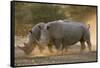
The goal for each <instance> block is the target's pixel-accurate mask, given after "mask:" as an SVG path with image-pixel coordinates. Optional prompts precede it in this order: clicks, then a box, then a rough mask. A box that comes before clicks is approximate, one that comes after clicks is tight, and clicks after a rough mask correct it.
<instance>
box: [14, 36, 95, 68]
mask: <svg viewBox="0 0 100 68" xmlns="http://www.w3.org/2000/svg"><path fill="white" fill-rule="evenodd" d="M24 41H27V39H26V38H23V37H15V65H16V66H23V65H40V64H56V63H73V62H90V61H96V60H97V59H96V58H97V56H96V46H95V45H93V46H92V52H88V49H87V48H86V49H85V51H84V52H83V53H81V52H80V44H79V43H77V44H75V45H73V46H71V47H69V49H68V52H65V53H64V55H61V54H60V55H56V54H57V53H58V52H57V51H56V50H55V48H53V51H54V52H53V53H50V52H49V51H48V49H47V48H45V49H44V51H43V53H40V51H39V49H38V47H36V48H35V50H34V51H33V52H32V53H31V54H30V55H25V54H24V52H23V51H22V50H20V49H19V48H17V46H24V45H23V42H24Z"/></svg>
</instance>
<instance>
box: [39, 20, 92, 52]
mask: <svg viewBox="0 0 100 68" xmlns="http://www.w3.org/2000/svg"><path fill="white" fill-rule="evenodd" d="M49 41H51V42H52V43H53V44H54V45H55V46H56V48H57V49H60V50H62V51H63V50H64V48H67V47H68V46H70V45H73V44H75V43H77V42H78V41H80V43H81V51H83V50H84V49H85V42H86V43H87V44H88V48H89V51H91V42H90V32H89V28H88V27H87V26H86V25H85V24H82V23H79V22H72V21H68V22H67V21H66V22H65V21H62V22H61V21H53V22H48V23H47V24H45V27H44V28H43V29H42V30H41V37H40V42H41V43H42V44H47V43H48V42H49ZM61 45H62V46H61Z"/></svg>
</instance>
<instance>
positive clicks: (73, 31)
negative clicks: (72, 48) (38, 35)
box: [49, 22, 83, 44]
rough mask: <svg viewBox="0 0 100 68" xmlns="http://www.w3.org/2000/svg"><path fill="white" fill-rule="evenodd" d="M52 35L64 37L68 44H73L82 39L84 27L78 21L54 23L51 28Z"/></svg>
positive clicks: (56, 37)
mask: <svg viewBox="0 0 100 68" xmlns="http://www.w3.org/2000/svg"><path fill="white" fill-rule="evenodd" d="M49 32H50V34H51V35H52V37H54V38H55V39H62V40H63V41H64V43H66V44H73V43H76V42H78V41H79V40H80V38H81V37H82V34H83V28H81V26H80V24H78V23H71V22H70V23H67V22H62V23H59V22H57V23H52V25H51V29H50V30H49Z"/></svg>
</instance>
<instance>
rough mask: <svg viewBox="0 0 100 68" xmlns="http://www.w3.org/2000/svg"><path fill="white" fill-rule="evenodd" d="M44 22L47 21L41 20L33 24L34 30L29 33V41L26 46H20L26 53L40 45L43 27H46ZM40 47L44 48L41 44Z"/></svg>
mask: <svg viewBox="0 0 100 68" xmlns="http://www.w3.org/2000/svg"><path fill="white" fill-rule="evenodd" d="M44 24H45V23H42V22H40V23H38V24H36V25H35V26H33V28H32V30H30V31H29V33H28V42H27V43H24V47H20V46H18V47H19V48H20V49H21V50H23V51H24V52H25V54H30V53H31V52H32V50H33V49H34V48H35V46H36V45H38V41H39V39H40V35H41V34H40V32H41V28H42V27H44ZM38 46H39V45H38ZM39 48H40V50H41V49H42V48H41V46H39Z"/></svg>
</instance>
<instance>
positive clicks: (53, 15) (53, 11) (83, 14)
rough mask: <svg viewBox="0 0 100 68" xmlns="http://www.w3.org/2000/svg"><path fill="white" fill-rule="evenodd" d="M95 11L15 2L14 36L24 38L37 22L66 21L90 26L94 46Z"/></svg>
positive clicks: (80, 7)
mask: <svg viewBox="0 0 100 68" xmlns="http://www.w3.org/2000/svg"><path fill="white" fill-rule="evenodd" d="M96 10H97V7H95V6H81V5H59V4H57V5H56V4H44V3H25V2H15V34H16V36H26V35H27V33H28V31H29V30H30V29H31V28H32V27H33V26H34V25H35V24H37V23H39V22H45V23H47V22H50V21H55V20H65V19H66V20H72V21H79V22H83V23H86V24H90V33H91V41H92V44H93V45H96V27H97V26H96V13H97V11H96Z"/></svg>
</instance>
